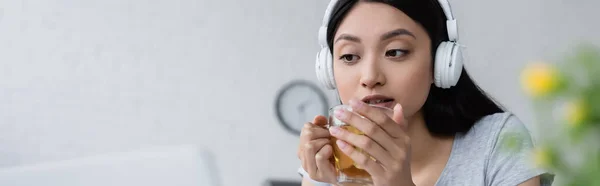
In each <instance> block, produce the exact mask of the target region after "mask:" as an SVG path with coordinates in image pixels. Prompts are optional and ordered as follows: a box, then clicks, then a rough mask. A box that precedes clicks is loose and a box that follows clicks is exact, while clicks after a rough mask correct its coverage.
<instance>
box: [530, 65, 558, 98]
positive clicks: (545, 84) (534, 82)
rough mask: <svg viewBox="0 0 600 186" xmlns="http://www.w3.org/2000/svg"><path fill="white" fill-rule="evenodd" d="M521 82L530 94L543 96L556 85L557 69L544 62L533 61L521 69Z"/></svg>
mask: <svg viewBox="0 0 600 186" xmlns="http://www.w3.org/2000/svg"><path fill="white" fill-rule="evenodd" d="M521 83H522V84H523V86H524V88H525V91H526V92H527V93H528V94H529V95H530V96H533V97H539V96H544V95H547V94H548V93H550V92H552V91H554V90H555V89H556V87H557V86H558V71H557V70H556V68H555V67H554V66H551V65H549V64H546V63H541V62H538V63H533V64H530V65H528V66H527V67H526V68H525V70H524V71H523V74H522V76H521Z"/></svg>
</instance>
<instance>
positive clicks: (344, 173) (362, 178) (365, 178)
mask: <svg viewBox="0 0 600 186" xmlns="http://www.w3.org/2000/svg"><path fill="white" fill-rule="evenodd" d="M370 106H372V107H373V108H378V109H382V110H383V111H384V112H385V113H386V114H387V115H388V116H390V117H391V114H393V110H391V109H389V108H385V107H379V106H375V105H370ZM338 109H346V110H348V111H352V108H351V107H350V106H347V105H337V106H334V107H332V108H331V109H329V121H328V127H334V126H335V127H340V128H342V129H345V130H347V131H349V132H352V133H354V134H359V135H364V133H362V132H361V131H360V130H358V129H356V128H355V127H353V126H351V125H350V124H347V123H344V122H343V121H341V120H339V119H337V118H336V117H335V116H334V112H335V111H336V110H338ZM336 141H337V138H335V137H333V136H332V137H331V138H330V142H331V146H332V147H333V159H332V160H331V161H332V162H333V164H334V167H335V171H336V176H337V182H338V184H342V185H344V184H346V185H347V184H352V183H357V184H362V185H370V184H372V183H373V181H372V179H371V175H370V174H369V173H368V172H367V171H366V170H364V169H362V168H361V167H360V166H358V165H356V163H354V161H353V160H352V159H351V158H350V157H349V156H347V155H346V154H344V152H342V151H341V149H340V148H339V147H338V146H337V143H336ZM354 148H356V150H358V151H359V152H363V150H362V149H360V148H358V147H354ZM365 154H366V153H365ZM367 155H368V154H367Z"/></svg>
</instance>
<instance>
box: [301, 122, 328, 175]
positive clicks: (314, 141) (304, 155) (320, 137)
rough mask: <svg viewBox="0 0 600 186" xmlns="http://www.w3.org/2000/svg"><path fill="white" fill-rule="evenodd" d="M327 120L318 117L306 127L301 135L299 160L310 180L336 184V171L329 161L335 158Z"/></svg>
mask: <svg viewBox="0 0 600 186" xmlns="http://www.w3.org/2000/svg"><path fill="white" fill-rule="evenodd" d="M326 124H327V118H326V117H324V116H316V117H315V118H314V119H313V122H312V123H307V124H305V125H304V128H303V129H302V132H301V133H300V145H299V147H298V158H300V160H301V161H302V168H303V169H304V170H305V171H306V172H308V174H309V175H310V178H311V179H313V180H315V181H318V182H326V183H331V184H334V183H336V178H335V169H334V168H333V164H332V163H331V162H330V161H329V159H330V158H331V157H332V156H333V148H332V147H331V145H330V135H329V132H328V131H327V129H326V128H325V125H326Z"/></svg>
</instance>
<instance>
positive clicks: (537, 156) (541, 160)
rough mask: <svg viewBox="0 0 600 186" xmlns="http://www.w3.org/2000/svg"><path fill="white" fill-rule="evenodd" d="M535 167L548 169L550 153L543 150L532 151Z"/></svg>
mask: <svg viewBox="0 0 600 186" xmlns="http://www.w3.org/2000/svg"><path fill="white" fill-rule="evenodd" d="M533 158H534V161H535V165H536V166H538V167H543V168H545V167H548V166H549V165H550V163H551V162H550V161H551V159H550V151H549V150H548V149H545V148H535V149H534V151H533Z"/></svg>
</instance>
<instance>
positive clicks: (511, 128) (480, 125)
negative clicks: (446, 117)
mask: <svg viewBox="0 0 600 186" xmlns="http://www.w3.org/2000/svg"><path fill="white" fill-rule="evenodd" d="M510 134H514V135H518V136H519V137H520V138H525V140H531V133H530V131H529V129H528V128H527V127H526V126H525V124H523V122H521V120H520V119H519V118H518V117H517V116H516V115H514V114H513V113H510V112H500V113H494V114H490V115H487V116H483V117H481V119H479V120H478V121H476V122H475V124H474V125H473V127H472V128H471V129H470V130H469V131H468V132H466V133H464V134H459V135H458V136H459V137H462V138H465V140H477V141H480V142H482V141H485V142H488V145H490V146H493V144H494V143H495V142H497V141H498V140H501V138H503V137H506V135H510Z"/></svg>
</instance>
